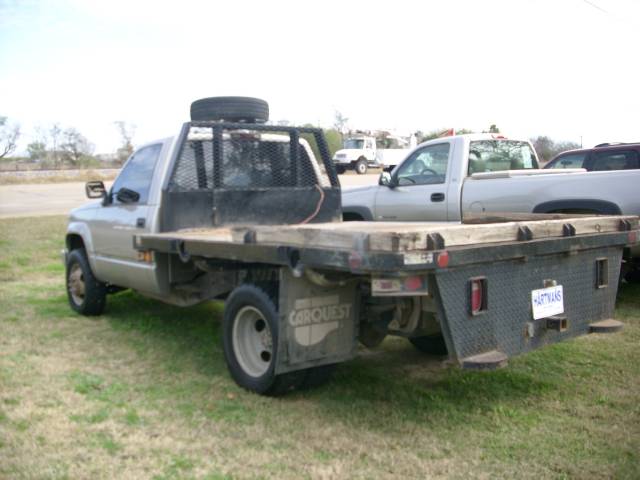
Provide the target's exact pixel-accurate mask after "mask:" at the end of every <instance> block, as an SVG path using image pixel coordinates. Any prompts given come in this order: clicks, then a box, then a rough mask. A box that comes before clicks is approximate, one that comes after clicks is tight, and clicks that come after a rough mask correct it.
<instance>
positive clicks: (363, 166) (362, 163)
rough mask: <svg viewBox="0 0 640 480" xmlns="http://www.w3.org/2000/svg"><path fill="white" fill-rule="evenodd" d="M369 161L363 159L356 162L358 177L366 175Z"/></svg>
mask: <svg viewBox="0 0 640 480" xmlns="http://www.w3.org/2000/svg"><path fill="white" fill-rule="evenodd" d="M367 167H368V165H367V161H366V160H365V159H364V158H361V159H360V160H358V161H357V162H356V165H355V170H356V173H357V174H358V175H364V174H365V173H367Z"/></svg>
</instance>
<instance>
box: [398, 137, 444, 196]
mask: <svg viewBox="0 0 640 480" xmlns="http://www.w3.org/2000/svg"><path fill="white" fill-rule="evenodd" d="M449 150H450V144H449V143H440V144H437V145H429V146H427V147H424V148H421V149H420V150H416V151H415V152H413V154H412V155H411V156H410V157H409V158H408V159H407V160H406V161H405V162H404V163H403V164H402V165H401V166H400V168H399V169H398V174H397V181H398V185H407V186H409V185H434V184H438V183H444V181H445V178H446V175H447V165H448V164H449Z"/></svg>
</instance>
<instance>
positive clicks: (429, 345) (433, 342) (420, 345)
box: [409, 333, 448, 356]
mask: <svg viewBox="0 0 640 480" xmlns="http://www.w3.org/2000/svg"><path fill="white" fill-rule="evenodd" d="M409 341H410V342H411V344H412V345H413V346H414V347H416V348H417V349H418V350H420V351H421V352H422V353H428V354H429V355H439V356H443V355H447V353H448V351H447V345H446V343H445V341H444V337H443V336H442V334H441V333H436V334H435V335H425V336H424V337H415V338H410V339H409Z"/></svg>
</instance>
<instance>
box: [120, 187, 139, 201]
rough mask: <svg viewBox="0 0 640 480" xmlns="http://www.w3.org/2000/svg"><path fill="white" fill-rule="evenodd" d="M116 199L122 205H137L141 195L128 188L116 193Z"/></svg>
mask: <svg viewBox="0 0 640 480" xmlns="http://www.w3.org/2000/svg"><path fill="white" fill-rule="evenodd" d="M116 198H117V199H118V201H119V202H120V203H136V202H137V201H138V200H140V194H139V193H138V192H135V191H133V190H130V189H128V188H126V187H122V188H121V189H120V190H118V193H116Z"/></svg>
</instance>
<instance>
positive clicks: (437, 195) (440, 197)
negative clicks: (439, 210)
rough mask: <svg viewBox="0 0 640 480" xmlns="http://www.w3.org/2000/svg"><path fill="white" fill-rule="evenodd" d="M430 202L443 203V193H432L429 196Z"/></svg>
mask: <svg viewBox="0 0 640 480" xmlns="http://www.w3.org/2000/svg"><path fill="white" fill-rule="evenodd" d="M431 201H432V202H442V201H444V193H432V194H431Z"/></svg>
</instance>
